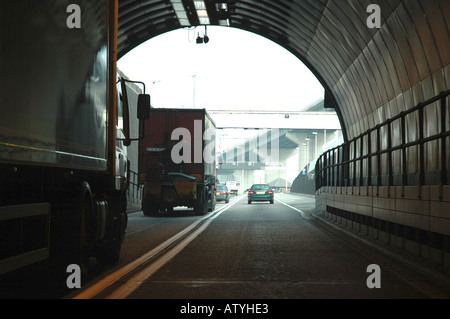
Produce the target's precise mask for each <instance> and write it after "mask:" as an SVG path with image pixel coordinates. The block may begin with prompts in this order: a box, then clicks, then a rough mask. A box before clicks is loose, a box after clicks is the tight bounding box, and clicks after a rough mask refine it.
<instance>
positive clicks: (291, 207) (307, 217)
mask: <svg viewBox="0 0 450 319" xmlns="http://www.w3.org/2000/svg"><path fill="white" fill-rule="evenodd" d="M275 200H276V201H277V202H279V203H280V204H283V205H284V206H287V207H289V208H290V209H293V210H295V211H296V212H298V213H300V215H301V216H302V217H303V218H304V219H312V218H311V216H308V215H307V214H306V213H305V212H304V211H302V210H300V209H298V208H295V207H293V206H291V205H289V204H287V203H285V202H283V201H281V200H279V199H278V198H275Z"/></svg>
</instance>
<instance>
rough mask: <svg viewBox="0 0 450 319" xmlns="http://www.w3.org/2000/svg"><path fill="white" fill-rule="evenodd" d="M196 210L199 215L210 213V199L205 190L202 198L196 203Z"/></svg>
mask: <svg viewBox="0 0 450 319" xmlns="http://www.w3.org/2000/svg"><path fill="white" fill-rule="evenodd" d="M194 212H195V214H196V215H198V216H204V215H206V214H207V213H208V200H207V199H206V194H205V192H202V194H201V197H200V199H198V200H197V202H196V203H195V206H194Z"/></svg>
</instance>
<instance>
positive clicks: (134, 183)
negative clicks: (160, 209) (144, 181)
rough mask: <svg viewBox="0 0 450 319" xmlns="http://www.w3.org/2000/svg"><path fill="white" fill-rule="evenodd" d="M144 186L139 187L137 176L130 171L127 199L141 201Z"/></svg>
mask: <svg viewBox="0 0 450 319" xmlns="http://www.w3.org/2000/svg"><path fill="white" fill-rule="evenodd" d="M143 189H144V185H139V176H138V174H137V173H136V172H133V171H130V182H129V186H128V190H127V195H128V198H129V199H134V200H138V201H140V200H142V196H143Z"/></svg>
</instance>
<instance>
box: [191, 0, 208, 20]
mask: <svg viewBox="0 0 450 319" xmlns="http://www.w3.org/2000/svg"><path fill="white" fill-rule="evenodd" d="M194 6H195V10H196V11H197V17H198V20H199V22H200V24H204V25H207V24H210V20H209V16H208V10H206V4H205V1H203V0H195V1H194Z"/></svg>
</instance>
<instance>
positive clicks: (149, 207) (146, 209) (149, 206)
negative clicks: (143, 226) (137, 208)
mask: <svg viewBox="0 0 450 319" xmlns="http://www.w3.org/2000/svg"><path fill="white" fill-rule="evenodd" d="M142 212H143V213H144V216H148V217H154V216H156V215H158V213H159V207H158V206H157V205H155V204H154V203H152V202H150V201H146V200H143V201H142Z"/></svg>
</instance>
